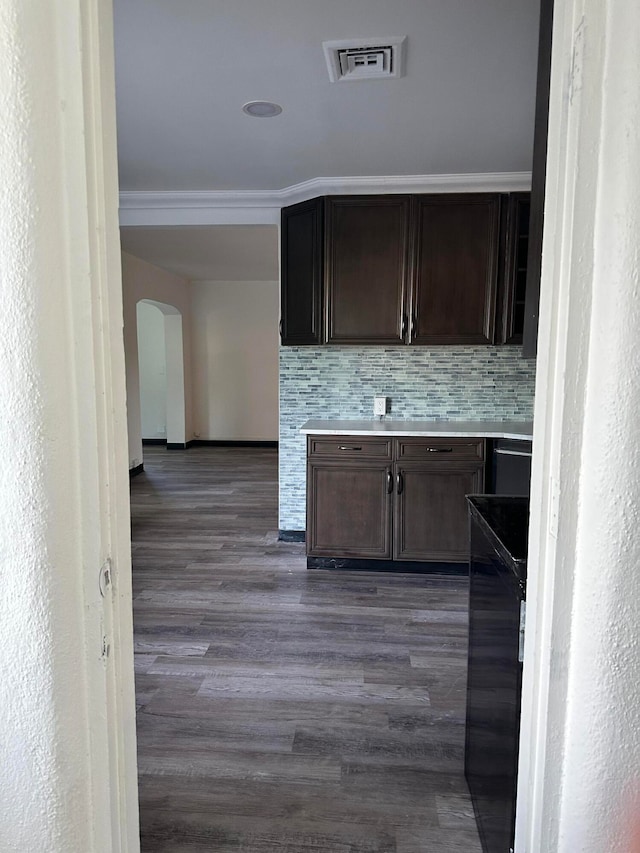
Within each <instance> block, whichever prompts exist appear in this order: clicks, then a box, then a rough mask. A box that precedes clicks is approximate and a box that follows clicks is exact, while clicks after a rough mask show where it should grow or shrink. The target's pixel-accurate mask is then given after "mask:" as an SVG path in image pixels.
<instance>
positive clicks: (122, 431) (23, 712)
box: [0, 0, 140, 853]
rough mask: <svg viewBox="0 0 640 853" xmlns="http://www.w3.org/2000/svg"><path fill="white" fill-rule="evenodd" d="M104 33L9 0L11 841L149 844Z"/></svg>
mask: <svg viewBox="0 0 640 853" xmlns="http://www.w3.org/2000/svg"><path fill="white" fill-rule="evenodd" d="M111 25H112V8H111V3H110V2H109V0H65V2H64V3H45V4H41V3H25V2H24V0H2V2H1V3H0V42H1V43H2V47H1V48H0V51H1V52H2V57H3V58H2V62H0V103H2V128H1V130H0V186H1V187H2V192H1V193H0V246H2V251H0V282H1V284H0V291H1V293H2V311H3V317H4V319H5V323H4V328H3V334H2V342H1V343H0V412H2V416H1V417H0V444H1V446H2V449H3V453H2V455H1V457H0V575H1V577H2V615H1V618H0V671H1V673H2V677H1V678H0V708H1V709H2V723H3V725H2V736H1V741H2V745H1V747H0V753H1V758H0V849H1V850H2V851H3V853H21V851H48V853H89V851H90V852H91V853H114V851H121V853H124V851H127V853H135V852H136V851H138V850H139V849H140V846H139V837H138V808H137V786H136V748H135V703H134V684H133V643H132V640H133V631H132V624H131V612H132V606H131V603H132V597H131V542H130V536H129V529H130V522H129V498H128V476H127V469H126V442H127V435H126V423H125V388H124V352H123V342H122V302H121V288H120V259H119V252H118V236H117V168H116V132H115V104H114V90H113V53H112V51H113V39H112V32H111ZM107 559H108V560H109V561H110V563H109V564H110V578H111V581H112V583H111V584H109V585H107V584H106V583H103V586H102V592H101V588H100V584H99V575H100V571H101V567H103V566H105V563H106V560H107ZM102 578H103V582H104V581H105V580H106V578H105V576H104V574H103V575H102Z"/></svg>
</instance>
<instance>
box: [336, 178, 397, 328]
mask: <svg viewBox="0 0 640 853" xmlns="http://www.w3.org/2000/svg"><path fill="white" fill-rule="evenodd" d="M410 211H411V199H410V197H409V196H401V195H387V196H346V197H333V198H328V199H327V204H326V220H325V225H326V256H325V300H326V322H327V329H326V340H327V342H328V343H335V344H356V343H357V344H399V343H403V342H404V336H405V333H406V301H407V293H408V284H409V235H410V228H409V225H410Z"/></svg>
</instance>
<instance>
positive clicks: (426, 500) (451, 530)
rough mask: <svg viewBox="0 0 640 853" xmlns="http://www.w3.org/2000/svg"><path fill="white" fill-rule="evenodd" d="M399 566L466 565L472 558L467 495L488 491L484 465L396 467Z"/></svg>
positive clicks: (396, 553) (395, 530) (442, 463)
mask: <svg viewBox="0 0 640 853" xmlns="http://www.w3.org/2000/svg"><path fill="white" fill-rule="evenodd" d="M395 467H396V483H398V484H399V488H397V489H396V497H395V507H394V525H393V533H394V536H393V543H394V549H393V550H394V559H395V560H433V561H435V562H463V561H465V560H467V559H468V558H469V550H468V542H467V540H468V530H467V527H468V520H467V504H466V500H465V498H466V496H467V495H477V494H479V493H480V492H481V491H482V488H483V472H484V468H483V464H482V463H478V462H473V461H472V462H466V463H465V462H454V463H450V462H448V461H443V460H438V461H437V462H431V463H427V462H409V463H406V462H405V463H403V464H402V465H400V464H398V463H396V466H395Z"/></svg>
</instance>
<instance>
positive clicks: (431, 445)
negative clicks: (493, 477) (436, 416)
mask: <svg viewBox="0 0 640 853" xmlns="http://www.w3.org/2000/svg"><path fill="white" fill-rule="evenodd" d="M484 447H485V441H484V439H483V438H409V439H404V438H401V439H398V440H397V445H396V458H397V459H429V460H433V461H435V460H438V459H441V460H442V461H443V462H444V461H447V460H448V461H450V462H451V461H453V460H457V459H478V460H483V459H484V453H485V451H484Z"/></svg>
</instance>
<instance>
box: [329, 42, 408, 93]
mask: <svg viewBox="0 0 640 853" xmlns="http://www.w3.org/2000/svg"><path fill="white" fill-rule="evenodd" d="M405 42H406V37H404V38H370V39H348V40H346V41H324V42H322V47H323V50H324V56H325V59H326V60H327V68H328V69H329V79H330V80H331V82H332V83H339V82H342V81H343V80H372V79H379V78H382V77H402V75H403V74H404V46H405Z"/></svg>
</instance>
